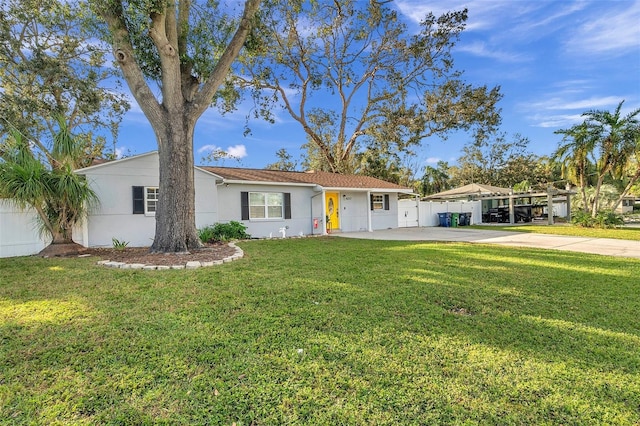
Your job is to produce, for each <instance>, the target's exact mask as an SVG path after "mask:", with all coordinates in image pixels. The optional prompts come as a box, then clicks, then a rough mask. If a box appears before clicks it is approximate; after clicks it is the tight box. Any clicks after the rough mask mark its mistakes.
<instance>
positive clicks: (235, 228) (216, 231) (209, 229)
mask: <svg viewBox="0 0 640 426" xmlns="http://www.w3.org/2000/svg"><path fill="white" fill-rule="evenodd" d="M246 231H247V227H246V226H245V225H243V224H242V223H240V222H235V221H231V222H229V223H216V224H215V225H211V226H205V227H204V228H202V229H199V230H198V236H199V237H200V241H202V242H203V243H214V242H218V241H229V240H243V239H246V238H251V235H249V234H247V232H246Z"/></svg>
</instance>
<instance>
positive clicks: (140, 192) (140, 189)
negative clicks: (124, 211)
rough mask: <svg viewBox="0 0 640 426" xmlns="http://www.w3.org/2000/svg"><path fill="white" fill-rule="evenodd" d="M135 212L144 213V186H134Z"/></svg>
mask: <svg viewBox="0 0 640 426" xmlns="http://www.w3.org/2000/svg"><path fill="white" fill-rule="evenodd" d="M131 188H132V193H133V214H144V186H133V187H131Z"/></svg>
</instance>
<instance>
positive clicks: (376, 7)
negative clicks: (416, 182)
mask: <svg viewBox="0 0 640 426" xmlns="http://www.w3.org/2000/svg"><path fill="white" fill-rule="evenodd" d="M261 18H262V20H261V24H262V25H261V26H260V27H259V29H260V31H259V34H260V36H261V37H262V38H261V41H262V44H261V45H260V49H261V53H262V54H260V55H256V56H253V57H251V58H248V59H247V60H246V61H245V62H244V63H243V64H244V68H243V71H244V72H245V74H246V76H245V77H243V78H241V80H242V82H243V83H244V84H245V85H247V86H248V87H251V88H253V94H254V95H255V96H256V98H257V99H258V101H259V108H258V109H257V110H256V111H257V112H258V113H261V114H262V115H263V116H266V117H267V118H272V117H273V110H272V108H273V106H274V105H276V104H280V105H282V106H283V107H284V110H285V111H286V112H287V113H288V114H289V115H290V116H291V117H292V118H293V119H294V120H295V121H297V122H298V123H299V124H300V125H301V126H302V128H303V129H304V131H305V132H306V135H307V145H308V147H309V150H310V151H311V152H312V153H314V154H316V155H317V156H318V157H317V158H315V159H314V162H315V164H316V165H318V166H320V167H321V168H322V169H325V170H328V171H333V172H354V171H356V169H357V165H358V164H359V161H358V160H359V159H358V156H357V153H359V152H362V151H366V150H367V149H372V150H374V151H376V155H378V154H379V153H381V154H382V155H384V156H387V155H388V154H393V153H399V152H406V151H407V150H410V148H411V147H415V146H417V145H419V144H420V143H421V142H422V141H423V140H424V139H425V138H428V137H430V136H432V135H439V136H441V137H446V136H447V134H448V133H450V132H454V131H472V132H473V133H474V137H477V138H480V139H482V138H483V135H485V134H488V133H491V132H492V131H493V130H495V128H496V127H497V126H498V124H499V122H500V115H499V110H498V109H497V107H496V104H497V102H498V101H499V100H500V98H501V94H500V91H499V88H498V87H494V88H491V89H490V88H487V87H486V86H480V87H474V86H472V85H470V84H467V83H465V82H464V80H463V79H462V72H461V71H459V70H456V69H455V67H454V61H453V56H452V53H451V50H452V48H453V46H454V45H455V43H456V42H457V40H458V37H459V35H460V33H461V32H462V31H463V30H464V27H465V21H466V19H467V11H466V10H461V11H455V12H448V13H445V14H443V15H442V16H435V15H433V14H431V13H430V14H428V15H427V16H425V18H424V20H423V21H422V22H421V25H420V29H419V32H418V33H417V34H411V33H410V32H409V30H408V28H407V26H406V25H405V24H404V23H403V22H401V20H400V19H398V16H397V14H396V12H395V11H394V10H392V9H391V7H390V6H389V4H388V2H384V1H368V2H361V1H344V2H337V1H336V2H298V1H293V0H292V1H288V2H287V1H284V2H280V3H278V4H275V5H273V6H272V7H271V8H269V10H268V11H265V13H263V14H262V15H261Z"/></svg>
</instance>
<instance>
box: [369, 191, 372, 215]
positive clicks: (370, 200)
mask: <svg viewBox="0 0 640 426" xmlns="http://www.w3.org/2000/svg"><path fill="white" fill-rule="evenodd" d="M369 205H370V207H371V210H372V211H373V194H371V195H369Z"/></svg>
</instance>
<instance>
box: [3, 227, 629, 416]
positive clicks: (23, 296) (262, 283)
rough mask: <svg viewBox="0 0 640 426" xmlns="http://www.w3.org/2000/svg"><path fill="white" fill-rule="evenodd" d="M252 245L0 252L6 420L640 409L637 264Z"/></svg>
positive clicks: (451, 247) (377, 247)
mask: <svg viewBox="0 0 640 426" xmlns="http://www.w3.org/2000/svg"><path fill="white" fill-rule="evenodd" d="M241 247H242V249H243V250H244V251H245V258H244V259H242V260H239V261H236V262H232V263H229V264H225V265H222V266H220V267H215V268H202V269H198V270H192V271H185V270H182V271H161V272H159V271H141V270H114V269H108V268H101V267H97V266H94V264H93V263H94V260H91V259H74V260H69V259H39V258H16V259H0V327H1V328H0V330H1V331H0V333H1V334H0V337H1V339H2V351H1V352H0V419H2V420H0V423H8V424H51V423H58V424H60V423H65V424H68V423H71V424H151V423H154V424H157V423H170V424H205V423H208V424H232V423H234V422H235V423H236V424H238V425H249V424H325V425H335V424H394V425H395V424H450V423H453V424H501V425H504V424H629V425H633V424H637V423H638V422H640V411H639V410H638V407H640V323H639V322H638V320H637V313H638V312H639V311H640V283H639V282H638V279H637V277H638V276H640V261H638V260H632V259H622V258H613V257H605V256H596V255H585V254H580V253H572V252H559V251H544V250H535V249H525V248H514V247H509V248H502V247H494V246H487V245H477V244H473V245H471V244H458V243H416V242H399V241H372V240H355V239H347V238H309V239H293V240H267V241H250V242H246V243H242V244H241Z"/></svg>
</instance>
